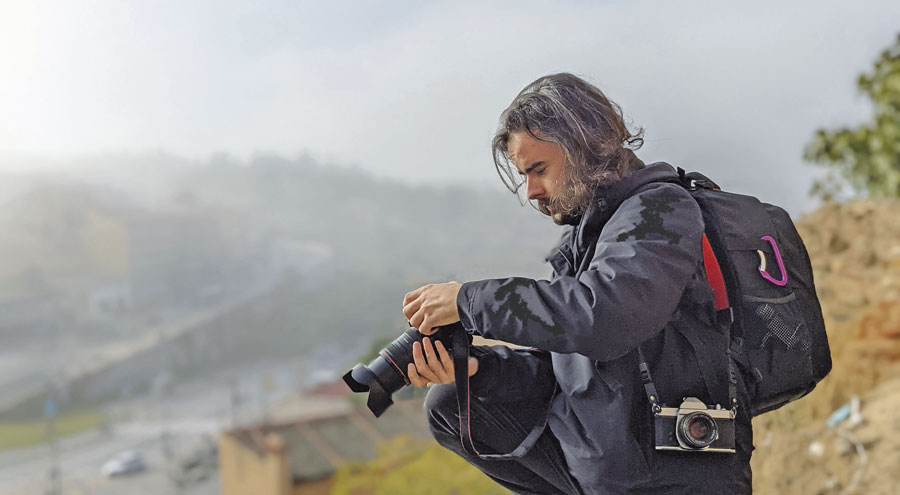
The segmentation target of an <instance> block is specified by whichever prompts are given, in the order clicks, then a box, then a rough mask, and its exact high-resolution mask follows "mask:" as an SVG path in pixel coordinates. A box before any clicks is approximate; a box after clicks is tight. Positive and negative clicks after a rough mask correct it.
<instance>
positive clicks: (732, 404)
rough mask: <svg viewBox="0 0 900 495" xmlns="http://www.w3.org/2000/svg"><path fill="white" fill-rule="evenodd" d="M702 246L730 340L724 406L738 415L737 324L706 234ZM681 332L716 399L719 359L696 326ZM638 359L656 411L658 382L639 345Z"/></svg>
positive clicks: (720, 321) (720, 319)
mask: <svg viewBox="0 0 900 495" xmlns="http://www.w3.org/2000/svg"><path fill="white" fill-rule="evenodd" d="M701 247H702V251H703V266H704V268H705V271H706V281H707V283H708V284H709V286H710V288H712V290H713V306H714V307H715V309H716V320H717V321H716V324H717V325H719V327H720V328H721V329H722V332H723V333H724V334H725V337H726V339H727V340H726V342H727V345H726V349H725V353H726V355H727V356H726V359H727V360H728V376H727V378H726V382H727V387H728V402H727V406H723V407H728V408H730V409H731V411H732V414H736V412H737V372H736V370H735V367H734V360H735V357H736V355H735V354H733V353H732V347H734V346H737V347H740V342H732V337H731V330H732V327H733V326H734V311H733V310H732V308H731V305H730V303H729V301H728V291H727V289H726V286H725V279H724V277H723V276H722V269H721V267H720V266H719V261H718V259H716V255H715V253H714V252H713V250H712V246H711V245H710V243H709V239H708V238H707V237H706V234H703V237H702V239H701ZM681 334H682V335H683V336H684V338H685V339H687V341H688V343H689V344H690V345H691V347H693V349H694V355H695V356H696V358H697V367H698V368H700V374H701V375H703V382H704V383H705V384H706V387H707V389H708V390H709V393H710V397H711V398H713V400H715V399H714V398H715V396H716V394H717V393H721V392H718V391H719V390H721V389H722V386H721V372H720V370H716V369H715V365H714V364H715V363H716V362H717V360H716V359H714V356H712V355H711V354H710V352H709V350H708V347H709V346H707V345H704V343H703V342H702V338H701V336H700V335H698V334H697V332H696V330H695V329H689V330H688V331H685V332H681ZM735 340H738V339H735ZM737 356H740V352H738V353H737ZM638 359H639V360H640V364H639V368H640V372H641V381H642V382H643V383H644V391H645V392H646V394H647V400H649V401H650V407H651V409H652V410H653V414H657V413H659V411H660V407H661V406H660V404H659V394H657V392H656V385H655V384H654V383H653V377H651V376H650V367H649V366H648V365H647V359H646V358H645V357H644V351H643V350H641V347H640V346H638Z"/></svg>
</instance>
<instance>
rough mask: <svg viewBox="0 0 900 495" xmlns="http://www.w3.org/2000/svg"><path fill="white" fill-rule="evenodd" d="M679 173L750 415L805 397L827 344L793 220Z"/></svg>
mask: <svg viewBox="0 0 900 495" xmlns="http://www.w3.org/2000/svg"><path fill="white" fill-rule="evenodd" d="M678 176H679V183H680V184H681V185H682V186H683V187H685V188H686V189H687V190H688V191H689V192H690V194H691V196H693V198H694V199H695V200H696V201H697V203H698V204H699V205H700V209H701V210H702V211H703V219H704V221H705V222H706V229H705V234H706V235H705V236H704V242H703V244H704V251H705V253H704V255H705V256H704V263H705V266H706V270H707V279H708V280H709V282H710V285H711V286H712V287H713V291H714V292H715V294H716V309H717V310H719V313H720V315H724V316H725V320H726V324H728V323H732V325H731V335H732V346H731V349H730V353H731V355H732V358H733V359H734V361H735V362H737V363H738V367H739V368H740V369H741V371H742V373H741V375H742V376H743V377H744V383H745V384H746V387H747V391H748V392H749V394H750V398H751V404H750V408H751V411H750V413H751V415H752V416H757V415H759V414H762V413H765V412H768V411H772V410H774V409H777V408H779V407H781V406H783V405H785V404H787V403H788V402H791V401H794V400H796V399H799V398H800V397H803V396H804V395H806V394H808V393H809V392H810V391H812V390H813V388H815V386H816V384H817V383H818V382H819V381H820V380H822V378H824V377H825V375H827V374H828V372H829V371H831V351H830V350H829V347H828V337H827V335H826V333H825V323H824V321H823V319H822V309H821V307H820V306H819V300H818V298H817V297H816V289H815V285H814V283H813V273H812V267H811V265H810V262H809V255H808V254H807V252H806V248H805V246H804V245H803V241H802V240H801V239H800V234H798V233H797V229H796V228H795V227H794V223H793V222H792V221H791V218H790V216H788V214H787V212H785V211H784V210H783V209H781V208H779V207H777V206H773V205H770V204H767V203H762V202H760V201H759V200H758V199H756V198H754V197H752V196H744V195H741V194H734V193H729V192H725V191H722V190H720V189H719V187H718V185H716V184H715V183H714V182H713V181H711V180H709V179H708V178H707V177H705V176H703V175H702V174H699V173H696V172H692V173H685V171H684V170H682V169H680V168H679V169H678ZM713 255H714V256H713ZM714 265H718V266H714ZM717 271H720V272H721V276H719V277H718V280H717V277H716V272H717ZM723 285H724V287H723ZM717 286H718V287H717ZM723 289H724V290H723ZM731 379H732V380H733V379H734V377H731Z"/></svg>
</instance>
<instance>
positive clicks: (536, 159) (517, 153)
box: [506, 131, 566, 224]
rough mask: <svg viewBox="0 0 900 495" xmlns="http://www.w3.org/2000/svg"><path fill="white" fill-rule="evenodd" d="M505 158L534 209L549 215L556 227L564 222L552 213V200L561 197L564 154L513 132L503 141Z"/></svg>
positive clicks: (555, 148)
mask: <svg viewBox="0 0 900 495" xmlns="http://www.w3.org/2000/svg"><path fill="white" fill-rule="evenodd" d="M506 147H507V151H508V152H509V159H510V160H511V161H512V162H513V164H514V165H515V166H516V169H517V170H518V171H519V175H521V176H522V178H523V179H524V180H525V192H526V196H527V197H528V199H529V200H534V201H536V202H537V205H538V210H540V211H541V212H542V213H544V214H546V215H550V217H551V218H553V221H554V222H556V223H557V224H562V223H564V222H563V221H564V216H563V214H562V213H561V212H559V211H558V210H557V211H554V208H555V207H556V204H555V203H556V200H557V199H558V198H559V196H560V195H561V194H564V193H565V191H563V190H562V189H563V186H564V184H565V170H566V154H565V153H564V152H563V149H562V147H561V146H560V145H558V144H556V143H551V142H547V141H540V140H537V139H535V138H533V137H531V135H530V134H528V132H527V131H519V132H513V133H511V134H510V135H509V140H508V141H507V146H506Z"/></svg>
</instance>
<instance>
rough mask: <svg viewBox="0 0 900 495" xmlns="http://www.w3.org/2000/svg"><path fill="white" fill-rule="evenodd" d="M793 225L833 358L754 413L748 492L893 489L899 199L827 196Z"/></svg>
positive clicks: (897, 449) (899, 386)
mask: <svg viewBox="0 0 900 495" xmlns="http://www.w3.org/2000/svg"><path fill="white" fill-rule="evenodd" d="M797 227H798V230H800V233H801V235H802V236H803V239H804V242H805V243H806V246H807V249H808V250H809V253H810V258H811V259H812V263H813V270H814V272H815V277H816V289H817V292H818V294H819V300H820V302H821V304H822V310H823V313H824V314H825V323H826V328H827V331H828V335H829V343H830V345H831V351H832V359H833V363H834V365H833V368H832V372H831V374H830V375H829V376H828V377H826V378H825V380H823V381H822V382H821V383H820V384H819V385H818V387H817V388H816V390H814V391H813V392H812V393H811V394H810V395H808V396H807V397H805V398H803V399H801V400H799V401H797V402H795V403H793V404H790V405H788V406H786V407H784V408H782V409H780V410H778V411H774V412H771V413H768V414H765V415H763V416H760V417H758V418H756V419H755V420H754V436H755V441H754V443H755V445H756V450H755V451H754V453H753V460H752V465H753V476H754V480H753V481H754V483H753V485H754V493H759V494H764V495H767V494H778V495H782V494H804V495H806V494H823V495H824V494H844V493H858V494H882V493H883V494H894V493H900V469H898V468H900V414H897V411H898V410H900V201H897V200H885V201H856V202H850V203H846V204H839V205H838V204H834V205H827V206H824V207H823V208H821V209H819V210H817V211H815V212H813V213H811V214H809V215H807V216H806V217H804V218H803V219H801V220H800V221H799V222H798V223H797ZM851 404H852V407H847V409H846V410H845V411H844V412H849V414H846V415H845V416H846V418H845V419H843V421H840V422H837V421H836V420H837V419H838V417H837V416H836V417H835V418H834V419H835V421H833V422H831V425H830V426H829V424H828V420H829V418H830V417H832V415H833V414H834V413H835V411H836V410H838V409H839V408H841V407H842V406H844V405H851ZM841 417H843V416H841Z"/></svg>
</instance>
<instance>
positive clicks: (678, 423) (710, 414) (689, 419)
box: [654, 397, 734, 454]
mask: <svg viewBox="0 0 900 495" xmlns="http://www.w3.org/2000/svg"><path fill="white" fill-rule="evenodd" d="M654 426H655V430H656V450H680V451H688V452H725V453H731V454H733V453H734V413H733V411H731V410H728V409H722V407H721V406H716V407H714V408H712V407H707V406H706V404H704V403H703V401H701V400H700V399H697V398H696V397H685V398H684V402H682V403H681V405H680V406H678V407H663V408H660V411H659V412H658V413H657V414H656V417H655V425H654Z"/></svg>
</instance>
